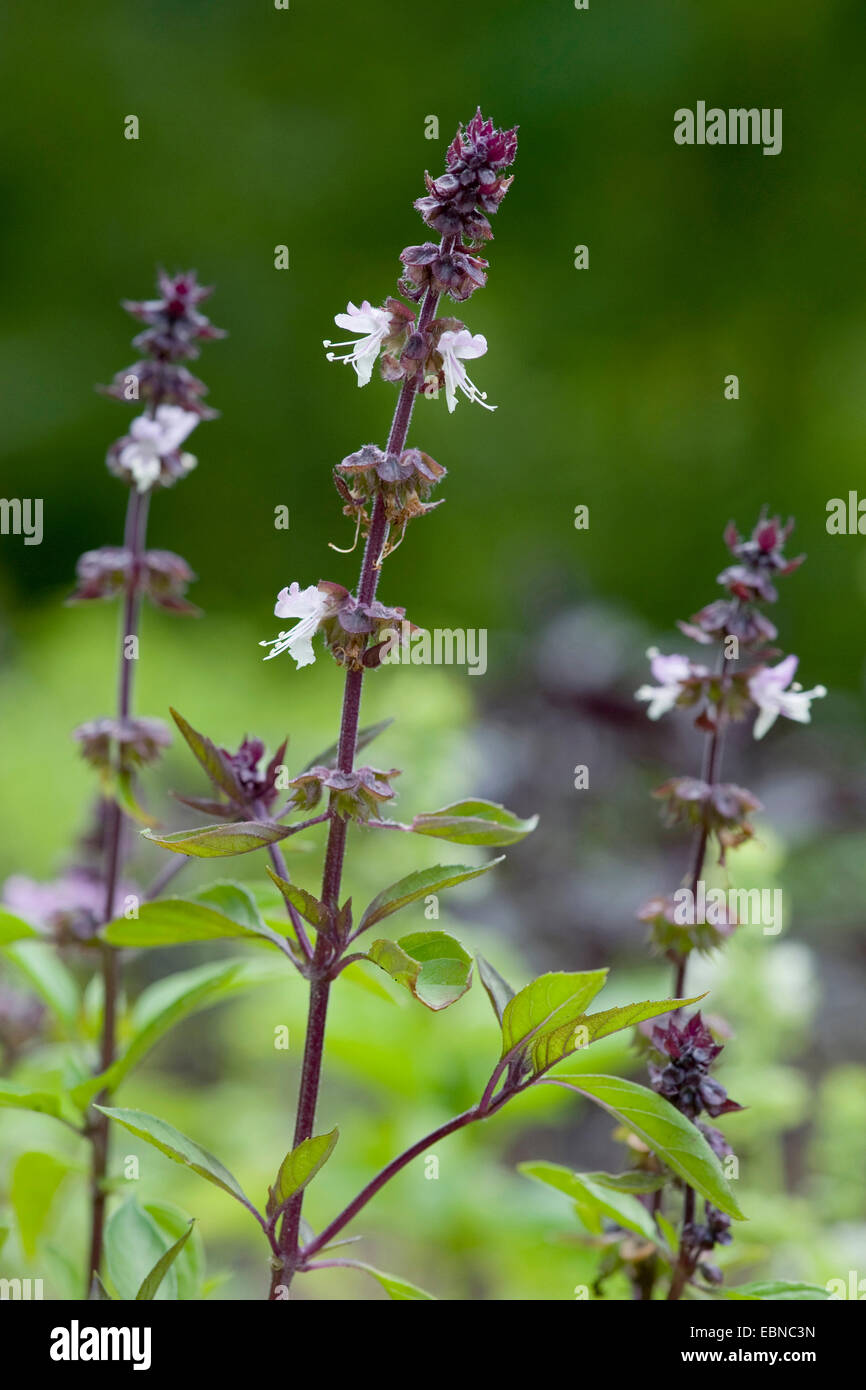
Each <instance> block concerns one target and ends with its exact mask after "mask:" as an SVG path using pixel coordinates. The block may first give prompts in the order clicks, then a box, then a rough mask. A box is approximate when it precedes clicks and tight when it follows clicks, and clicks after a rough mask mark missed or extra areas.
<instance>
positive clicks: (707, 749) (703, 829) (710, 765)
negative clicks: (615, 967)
mask: <svg viewBox="0 0 866 1390" xmlns="http://www.w3.org/2000/svg"><path fill="white" fill-rule="evenodd" d="M728 662H729V659H728V657H727V656H726V654H725V651H724V647H723V648H722V653H721V660H720V665H719V675H720V677H721V680H722V684H723V686H724V683H725V672H726V670H727V667H728ZM724 734H725V730H724V713H723V711H722V707H721V701H720V702H719V704H718V705H717V706H716V719H715V728H714V729H713V732H712V734H710V735H709V737H708V738H707V740H706V742H705V744H704V757H703V767H702V768H701V780H702V781H704V782H706V783H707V785H708V786H709V787H712V786H713V785H714V784H715V782H716V780H717V779H718V775H719V770H720V768H721V761H722V748H723V744H724ZM709 840H710V828H709V822H708V817H707V814H706V811H705V813H704V816H703V818H702V821H701V824H700V826H699V828H698V830H697V833H696V835H695V847H694V853H693V856H692V867H691V881H690V885H689V886H690V888H691V893H692V902H696V901H697V892H698V884H699V882H700V879H701V874H702V873H703V871H704V863H705V861H706V857H707V846H708V844H709ZM687 961H688V955H687V954H683V955H682V956H680V958H679V960H678V961H677V963H676V969H675V972H674V998H675V999H682V998H683V995H684V993H685V988H686V963H687Z"/></svg>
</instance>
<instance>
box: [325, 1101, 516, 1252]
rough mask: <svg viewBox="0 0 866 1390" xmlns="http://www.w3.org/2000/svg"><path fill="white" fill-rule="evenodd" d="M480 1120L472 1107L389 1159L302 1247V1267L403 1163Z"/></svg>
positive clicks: (354, 1215)
mask: <svg viewBox="0 0 866 1390" xmlns="http://www.w3.org/2000/svg"><path fill="white" fill-rule="evenodd" d="M490 1113H492V1112H490ZM484 1118H485V1116H484V1115H482V1113H481V1111H480V1110H479V1108H478V1106H473V1107H472V1109H471V1110H464V1112H463V1114H462V1115H457V1116H455V1118H454V1119H453V1120H448V1121H447V1122H446V1123H445V1124H444V1125H440V1126H439V1128H438V1129H434V1130H432V1132H431V1133H430V1134H426V1135H425V1136H424V1138H423V1139H419V1140H418V1141H417V1143H415V1144H412V1146H411V1147H410V1148H408V1149H406V1150H404V1152H403V1153H401V1154H398V1156H397V1157H396V1158H393V1159H392V1160H391V1162H390V1163H389V1164H388V1165H387V1167H385V1168H383V1169H382V1171H381V1172H379V1173H377V1174H376V1176H375V1178H373V1179H371V1181H370V1182H368V1183H367V1186H366V1187H365V1188H363V1189H362V1191H361V1192H359V1193H358V1195H357V1197H355V1199H354V1200H353V1201H351V1202H350V1203H349V1205H348V1206H347V1207H344V1209H343V1210H342V1211H341V1212H340V1214H339V1216H335V1217H334V1220H333V1221H332V1222H331V1224H330V1226H326V1227H325V1229H324V1231H322V1233H321V1235H318V1236H316V1238H315V1240H313V1241H311V1242H310V1244H309V1245H308V1246H306V1247H305V1249H304V1251H303V1258H304V1265H306V1262H307V1260H308V1259H310V1257H311V1256H313V1255H315V1254H317V1253H318V1251H319V1250H323V1249H324V1248H325V1246H326V1245H330V1243H331V1241H332V1240H333V1239H334V1236H337V1235H339V1233H340V1231H342V1229H343V1227H344V1226H348V1224H349V1222H350V1221H352V1220H354V1218H355V1217H356V1216H357V1215H358V1212H359V1211H361V1210H362V1209H363V1208H364V1207H365V1206H366V1205H367V1203H368V1202H369V1201H371V1200H372V1198H373V1197H375V1196H376V1193H377V1192H380V1191H381V1189H382V1188H383V1187H384V1186H385V1184H386V1183H388V1182H390V1181H391V1179H392V1178H393V1177H395V1176H396V1174H397V1173H399V1172H400V1170H401V1168H405V1167H406V1164H407V1163H411V1162H412V1159H413V1158H417V1157H418V1155H419V1154H422V1153H423V1152H424V1150H425V1149H429V1148H430V1145H431V1144H435V1143H437V1141H438V1140H440V1139H446V1138H447V1137H448V1135H449V1134H454V1133H456V1131H457V1130H458V1129H465V1128H466V1126H467V1125H471V1124H472V1122H473V1121H474V1120H480V1119H484Z"/></svg>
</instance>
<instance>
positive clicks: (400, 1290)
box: [352, 1260, 435, 1302]
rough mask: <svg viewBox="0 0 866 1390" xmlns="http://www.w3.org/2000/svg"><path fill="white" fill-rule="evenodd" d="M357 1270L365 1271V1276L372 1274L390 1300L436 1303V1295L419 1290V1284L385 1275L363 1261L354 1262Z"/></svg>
mask: <svg viewBox="0 0 866 1390" xmlns="http://www.w3.org/2000/svg"><path fill="white" fill-rule="evenodd" d="M352 1265H353V1267H354V1268H355V1269H363V1270H364V1272H365V1274H370V1275H372V1276H373V1278H374V1279H377V1280H378V1281H379V1283H380V1284H381V1285H382V1288H383V1289H384V1290H385V1292H386V1294H387V1295H388V1297H389V1298H393V1299H395V1300H399V1301H401V1302H403V1301H407V1300H409V1299H412V1300H415V1299H422V1298H423V1299H430V1300H432V1301H434V1302H435V1298H434V1295H433V1294H432V1293H427V1292H426V1290H425V1289H419V1288H418V1285H417V1284H410V1283H409V1281H408V1279H398V1278H397V1277H396V1276H395V1275H393V1274H383V1272H382V1270H381V1269H374V1268H373V1266H372V1265H368V1264H364V1263H363V1262H362V1261H361V1260H352Z"/></svg>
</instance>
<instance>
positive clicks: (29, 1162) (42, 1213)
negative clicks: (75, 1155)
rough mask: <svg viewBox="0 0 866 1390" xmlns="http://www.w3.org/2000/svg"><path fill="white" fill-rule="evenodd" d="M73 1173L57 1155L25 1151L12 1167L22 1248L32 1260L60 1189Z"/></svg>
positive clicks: (13, 1199) (12, 1195)
mask: <svg viewBox="0 0 866 1390" xmlns="http://www.w3.org/2000/svg"><path fill="white" fill-rule="evenodd" d="M68 1172H69V1164H68V1163H65V1162H64V1161H63V1160H62V1159H59V1158H55V1157H54V1155H53V1154H43V1153H23V1154H21V1155H20V1157H19V1158H18V1159H17V1160H16V1163H15V1166H14V1168H13V1169H12V1182H11V1185H10V1191H9V1197H10V1201H11V1203H12V1210H13V1211H14V1212H15V1219H16V1221H17V1222H18V1235H19V1237H20V1239H21V1247H22V1249H23V1251H24V1254H25V1255H26V1256H27V1258H28V1260H33V1259H35V1258H36V1249H37V1245H38V1242H39V1237H40V1236H41V1234H42V1231H43V1229H44V1227H45V1223H46V1221H47V1219H48V1216H49V1214H50V1210H51V1203H52V1202H53V1201H54V1197H55V1195H56V1193H57V1189H58V1188H59V1186H60V1184H61V1183H62V1182H63V1179H64V1178H65V1177H66V1175H67V1173H68Z"/></svg>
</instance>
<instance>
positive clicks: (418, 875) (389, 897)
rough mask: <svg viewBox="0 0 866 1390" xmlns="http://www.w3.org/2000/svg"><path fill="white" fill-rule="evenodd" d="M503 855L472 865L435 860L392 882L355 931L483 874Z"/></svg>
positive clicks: (377, 898)
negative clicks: (427, 867) (442, 890)
mask: <svg viewBox="0 0 866 1390" xmlns="http://www.w3.org/2000/svg"><path fill="white" fill-rule="evenodd" d="M504 858H505V856H504V855H503V854H500V855H499V857H498V858H497V859H491V860H490V862H489V863H487V864H481V865H475V866H472V867H470V866H467V865H465V864H435V865H434V866H433V867H432V868H430V869H416V870H415V872H414V873H411V874H407V875H406V877H405V878H401V879H398V881H397V882H396V883H392V884H391V886H390V887H389V888H383V889H382V892H381V893H379V894H378V895H377V896H376V897H375V898H374V899H373V901H372V902H371V903H370V906H369V907H368V908H367V910H366V912H365V913H364V915H363V917H362V918H361V921H360V922H359V924H358V931H357V933H356V934H357V935H360V933H361V932H362V931H366V930H367V928H368V927H372V926H375V924H376V923H377V922H381V921H382V920H383V918H385V917H390V916H391V914H392V912H399V911H400V908H401V907H406V905H407V904H408V903H414V902H417V900H418V898H426V897H427V896H428V894H430V893H438V892H440V890H441V889H443V888H451V887H453V885H454V884H455V883H464V882H465V881H466V880H467V879H470V878H480V876H481V874H486V873H487V871H488V869H492V868H494V866H495V865H496V864H501V863H502V860H503V859H504Z"/></svg>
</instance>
